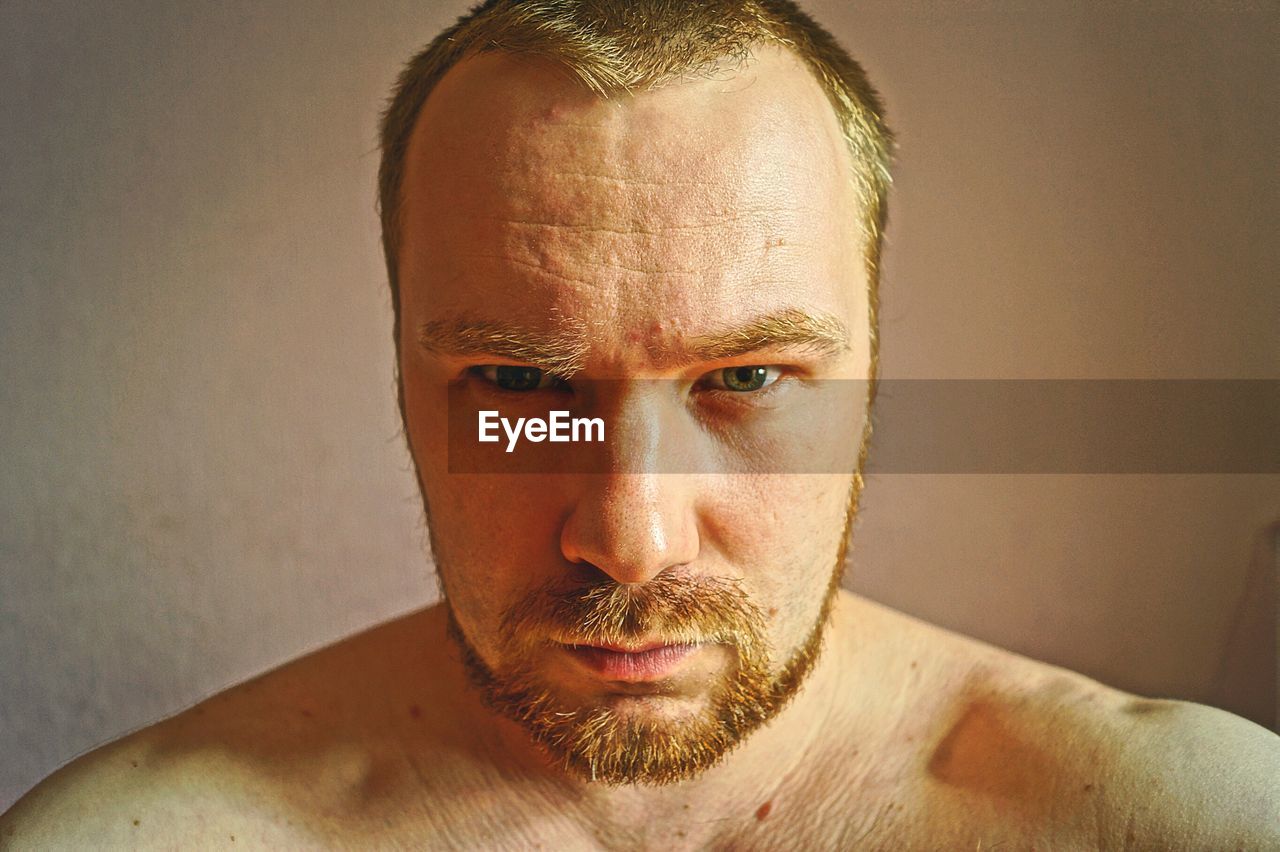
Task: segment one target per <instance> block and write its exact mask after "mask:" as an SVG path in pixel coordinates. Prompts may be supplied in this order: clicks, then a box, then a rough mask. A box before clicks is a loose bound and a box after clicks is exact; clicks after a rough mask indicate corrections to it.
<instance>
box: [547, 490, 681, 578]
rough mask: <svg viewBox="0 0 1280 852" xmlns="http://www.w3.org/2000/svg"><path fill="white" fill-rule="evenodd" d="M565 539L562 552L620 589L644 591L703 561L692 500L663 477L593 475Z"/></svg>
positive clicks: (562, 538) (562, 536)
mask: <svg viewBox="0 0 1280 852" xmlns="http://www.w3.org/2000/svg"><path fill="white" fill-rule="evenodd" d="M588 477H589V478H590V480H591V481H590V482H589V483H588V484H587V487H586V488H585V489H584V490H583V491H582V493H581V494H580V496H579V498H578V501H577V503H576V504H575V506H574V508H573V511H572V512H571V513H570V515H569V517H568V519H567V521H566V522H565V525H564V527H563V528H562V530H561V534H560V550H561V552H562V553H563V554H564V556H565V558H566V559H568V560H569V561H570V562H573V563H577V564H582V563H586V564H590V565H593V566H595V567H596V568H597V569H599V570H600V571H603V572H604V573H605V574H608V575H609V576H610V577H611V578H613V580H614V581H615V582H617V583H621V584H624V585H642V584H644V583H647V582H649V581H650V580H652V579H653V578H654V577H656V576H658V575H659V574H661V573H662V572H663V571H665V570H666V569H667V568H671V567H673V566H678V565H687V564H689V563H690V562H692V561H693V560H694V559H695V558H696V557H697V555H698V531H697V525H696V523H695V521H694V516H693V510H692V505H691V502H690V500H691V495H689V494H688V493H687V492H686V490H685V488H684V482H683V480H686V479H687V478H688V477H685V476H680V475H678V474H663V473H593V474H588Z"/></svg>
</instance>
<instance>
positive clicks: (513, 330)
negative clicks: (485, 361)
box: [418, 317, 588, 378]
mask: <svg viewBox="0 0 1280 852" xmlns="http://www.w3.org/2000/svg"><path fill="white" fill-rule="evenodd" d="M555 320H556V326H557V327H556V328H555V329H553V330H551V331H543V330H538V329H530V328H525V327H522V326H518V325H513V324H511V323H504V322H494V321H490V320H469V319H461V318H460V319H452V320H427V321H426V322H423V323H422V325H421V326H419V328H418V342H419V344H420V345H421V346H422V348H423V349H425V350H427V351H428V352H433V353H436V354H439V355H452V356H477V355H483V356H497V357H500V358H507V359H510V360H512V361H524V362H526V363H530V364H536V365H538V366H539V367H542V368H544V369H546V370H547V372H549V373H551V374H553V375H556V376H559V377H561V378H569V377H570V376H572V375H573V374H574V373H576V372H578V371H579V370H581V369H582V365H583V362H584V361H585V360H586V355H587V351H588V346H587V342H586V337H585V331H586V328H585V324H584V323H582V322H580V321H578V320H574V319H571V318H567V317H555Z"/></svg>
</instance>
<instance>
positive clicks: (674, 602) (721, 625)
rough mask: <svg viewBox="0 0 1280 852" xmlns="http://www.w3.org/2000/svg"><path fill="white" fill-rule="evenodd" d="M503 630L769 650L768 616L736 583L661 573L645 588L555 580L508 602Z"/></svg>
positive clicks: (578, 640) (517, 636)
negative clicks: (764, 647) (766, 641)
mask: <svg viewBox="0 0 1280 852" xmlns="http://www.w3.org/2000/svg"><path fill="white" fill-rule="evenodd" d="M503 632H504V633H505V634H506V638H507V639H508V640H509V641H511V642H515V643H520V642H522V641H538V639H541V640H543V641H547V640H550V641H553V642H560V643H563V644H569V645H573V644H593V643H619V642H627V641H639V640H649V639H658V640H660V641H663V642H666V643H669V644H696V643H728V644H733V645H736V646H738V647H739V648H741V649H742V650H744V651H748V652H759V651H760V650H762V647H761V646H762V644H763V641H764V640H763V636H764V617H763V615H762V613H761V612H760V609H759V608H758V607H757V606H756V605H755V604H754V603H752V601H751V600H750V598H749V597H748V596H747V594H746V593H745V592H744V591H743V589H742V587H741V584H740V583H739V582H738V581H737V580H732V579H727V578H721V577H690V576H681V575H677V574H665V573H664V574H659V575H658V576H657V577H655V578H653V579H652V580H650V581H649V582H648V583H645V584H644V585H622V584H620V583H615V582H612V581H609V580H604V581H599V582H591V583H577V584H574V585H571V586H566V585H564V584H563V583H558V582H552V583H548V584H547V585H545V586H543V587H542V588H540V589H538V590H537V591H535V592H534V593H533V594H531V595H529V596H528V597H526V598H525V599H524V600H522V601H520V602H518V603H516V604H515V605H513V606H511V607H509V608H508V609H507V611H506V612H505V614H504V618H503Z"/></svg>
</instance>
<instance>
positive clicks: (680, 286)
mask: <svg viewBox="0 0 1280 852" xmlns="http://www.w3.org/2000/svg"><path fill="white" fill-rule="evenodd" d="M850 173H851V166H850V164H849V161H848V154H847V152H846V149H845V147H844V143H843V141H842V139H841V136H840V132H839V128H838V124H837V122H836V119H835V117H834V115H833V113H832V110H831V108H830V106H829V105H828V103H827V101H826V99H825V96H824V94H823V93H822V91H821V89H820V88H819V87H818V85H817V83H816V82H815V81H813V80H812V78H811V77H810V76H809V75H808V73H807V72H806V71H805V70H804V69H803V67H802V66H801V65H800V64H799V63H798V62H797V61H796V60H794V59H793V58H792V57H791V56H790V55H789V54H785V53H782V52H779V51H773V50H761V51H759V52H758V55H757V58H756V59H755V60H753V61H752V62H751V64H750V65H749V66H748V67H747V68H745V69H742V70H735V71H732V72H730V71H725V72H723V73H719V74H717V75H716V76H715V79H696V80H689V81H683V82H679V83H672V84H671V85H669V86H666V87H664V88H662V89H659V90H657V91H654V92H648V93H644V94H639V95H636V96H633V97H625V96H620V97H617V98H614V99H610V100H605V99H601V98H597V97H595V96H593V95H592V94H590V93H589V92H587V91H586V90H584V89H583V88H582V87H581V86H580V85H579V84H577V83H575V82H573V81H571V80H569V79H568V78H567V77H566V76H565V75H564V74H563V73H561V72H559V71H558V70H557V69H556V68H555V67H554V66H553V65H552V64H551V63H549V62H546V61H542V60H532V59H527V58H526V59H520V58H514V57H510V56H506V55H501V54H487V55H483V56H480V57H474V58H471V59H468V60H465V61H464V62H463V63H461V64H460V65H458V66H457V67H455V68H454V69H452V70H451V71H450V72H449V73H448V74H447V75H446V76H445V78H444V79H443V80H442V81H441V83H440V84H439V86H438V87H437V89H436V90H435V91H434V92H433V93H432V95H431V97H430V98H429V100H428V102H427V104H426V106H425V107H424V110H423V114H422V117H421V118H420V120H419V122H418V126H417V128H416V130H415V132H414V136H413V139H412V142H411V145H410V150H409V153H408V158H407V162H406V176H405V181H404V185H403V197H404V199H405V206H404V209H403V218H402V223H403V224H402V228H403V231H402V249H401V253H400V257H399V271H400V280H401V282H402V283H401V290H402V295H401V306H402V315H401V316H402V319H401V340H400V345H401V350H402V360H401V372H402V377H403V382H404V394H405V411H406V417H407V429H408V435H409V441H410V445H411V448H412V451H413V454H414V458H415V461H416V463H417V466H418V469H419V477H420V481H421V484H422V487H423V491H424V499H425V500H426V503H427V510H428V517H429V523H430V528H431V534H432V546H433V549H434V551H435V557H436V563H437V568H438V570H439V572H440V577H441V581H442V586H443V588H444V590H445V592H446V595H447V601H448V605H449V608H450V613H451V618H452V621H453V624H454V633H455V638H456V639H458V640H459V642H460V644H461V646H462V647H463V650H464V656H465V657H466V659H467V661H468V665H469V668H470V669H471V673H472V675H473V677H474V678H475V680H476V681H477V683H479V684H480V685H481V686H482V688H483V690H484V692H485V695H486V697H487V698H488V699H489V701H490V703H491V704H492V705H493V706H495V707H496V708H497V709H499V710H501V711H503V712H505V713H507V714H508V715H510V716H512V717H514V718H517V719H518V720H519V721H521V722H522V723H523V724H524V725H525V726H526V727H527V728H528V729H529V730H530V731H531V732H532V733H533V734H534V736H535V738H537V739H538V740H539V741H541V742H543V743H544V744H545V745H547V746H548V747H549V748H550V749H551V751H552V752H553V753H556V754H557V755H558V756H560V757H562V758H564V759H565V761H566V764H567V765H568V766H570V767H571V768H574V769H577V770H579V771H581V772H582V773H584V774H585V775H588V776H591V777H595V778H599V779H603V780H606V781H611V782H623V781H648V782H665V781H673V780H678V779H680V778H684V777H688V776H689V775H691V774H693V773H695V772H697V771H700V770H701V769H703V768H705V767H706V766H708V765H710V764H712V763H714V762H715V761H716V760H718V759H719V757H720V756H721V755H722V754H723V753H724V752H725V751H726V750H727V749H729V748H731V747H732V746H733V745H734V744H735V742H736V741H737V740H739V739H740V738H741V737H743V736H745V735H746V733H748V732H749V731H750V730H751V729H752V728H754V727H755V726H757V725H758V724H760V723H761V722H762V721H764V720H766V719H767V718H768V717H769V716H771V715H772V714H773V713H775V712H777V710H778V709H779V707H780V706H781V704H782V703H783V702H784V701H785V700H786V698H788V697H789V696H790V694H791V693H793V692H794V691H795V689H796V688H797V686H798V684H799V682H800V681H801V680H802V679H803V675H804V672H805V670H806V669H807V667H808V664H809V663H810V662H811V661H812V658H813V656H814V654H815V653H816V649H817V642H818V639H819V637H820V634H821V630H820V628H821V626H822V622H823V619H824V616H825V611H826V607H827V606H828V605H829V604H830V601H831V597H832V595H833V594H834V591H835V587H836V583H837V582H838V567H839V566H838V562H839V560H840V558H841V557H842V555H843V542H844V540H845V536H846V533H847V523H848V522H849V521H850V520H851V518H852V511H853V505H852V500H851V494H852V489H851V485H852V477H851V476H850V472H849V469H848V468H845V469H844V470H843V472H839V471H838V469H837V468H833V469H832V471H833V472H828V473H822V472H818V473H813V472H809V473H794V472H790V471H794V470H804V469H806V462H811V461H812V459H813V458H815V457H817V456H816V455H815V454H817V453H819V452H820V446H821V445H822V444H824V443H827V444H829V443H830V441H831V438H832V436H833V435H836V436H839V440H840V441H841V442H844V443H847V444H849V445H851V446H855V447H856V443H857V441H858V440H859V439H860V437H861V435H862V427H863V423H862V419H863V417H864V416H865V412H864V411H863V408H862V404H861V402H862V400H861V398H860V397H857V395H856V394H854V393H851V392H850V391H849V387H850V386H851V385H852V382H850V381H847V380H863V379H865V378H866V376H867V370H868V363H869V335H868V326H867V316H868V314H867V302H866V289H867V279H866V271H865V269H864V265H863V261H862V252H861V245H860V243H859V239H858V236H857V233H858V230H857V223H858V221H859V215H860V212H861V211H860V210H859V209H858V206H857V202H856V197H855V195H854V193H853V191H852V189H851V187H850ZM548 366H559V367H561V368H563V369H564V370H565V371H566V372H570V373H571V375H570V376H569V378H568V379H567V381H557V380H554V379H553V378H552V377H550V376H549V375H548V374H546V373H538V372H529V371H528V370H519V369H515V370H513V369H511V368H513V367H515V368H534V369H537V368H545V367H548ZM761 368H763V369H761ZM826 380H846V381H843V382H842V381H833V382H828V381H826ZM850 400H856V401H857V403H858V404H857V405H856V406H855V407H853V408H850V407H849V406H848V404H847V403H848V402H849V401H850ZM482 409H487V410H498V411H499V412H500V413H501V414H502V415H503V416H505V417H509V418H511V419H512V420H514V419H515V418H516V417H528V416H541V417H546V416H547V412H548V411H549V410H550V409H568V410H571V411H572V412H573V414H574V415H575V416H590V417H600V418H602V419H603V420H604V421H605V424H606V436H607V446H606V447H605V448H603V449H602V448H600V447H597V446H593V445H576V444H555V445H551V444H541V445H538V452H539V453H541V454H542V456H541V458H543V459H546V458H547V457H548V455H547V454H549V453H550V454H560V456H555V455H553V456H552V458H553V464H554V459H556V458H560V457H561V456H562V457H563V460H564V467H563V470H562V471H560V472H557V471H556V470H554V469H548V467H547V466H546V464H545V462H544V463H543V464H542V466H534V467H529V466H525V467H523V468H521V467H520V462H519V454H520V453H521V451H522V449H525V448H527V447H528V444H527V443H526V444H525V445H524V446H523V447H522V446H517V447H516V448H515V450H514V451H513V455H512V462H511V464H512V469H511V471H508V472H505V473H496V474H495V473H487V474H469V473H459V472H456V471H458V470H465V469H466V466H467V463H468V457H469V454H470V453H472V452H473V451H477V452H478V449H479V445H478V442H477V441H476V439H475V433H474V432H472V433H469V434H468V433H466V432H465V431H464V432H463V434H462V435H461V437H459V435H458V433H456V432H455V436H454V438H453V439H452V440H450V441H449V442H448V443H447V442H446V435H447V434H448V423H449V418H450V417H451V416H452V417H453V418H454V422H455V423H462V424H474V423H476V416H477V412H478V411H480V410H482ZM451 454H452V458H451ZM451 462H452V467H453V470H454V471H455V472H453V473H451V472H450V466H451V465H450V463H451ZM517 468H520V472H514V471H515V470H516V469H517ZM807 469H809V470H812V466H811V465H810V466H808V468H807ZM565 471H572V472H565Z"/></svg>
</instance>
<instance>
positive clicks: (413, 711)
mask: <svg viewBox="0 0 1280 852" xmlns="http://www.w3.org/2000/svg"><path fill="white" fill-rule="evenodd" d="M409 715H410V716H411V717H413V718H414V719H421V718H422V708H421V707H419V706H418V705H417V704H410V705H409Z"/></svg>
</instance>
